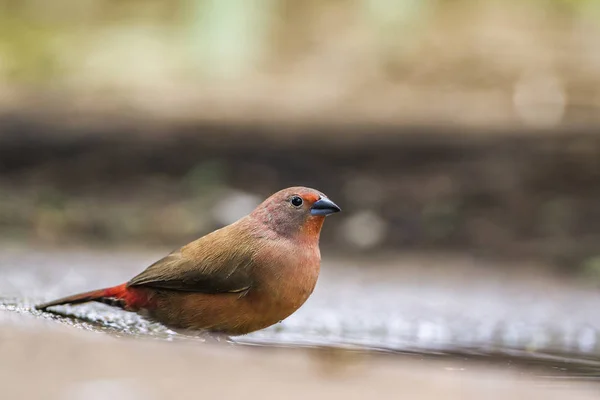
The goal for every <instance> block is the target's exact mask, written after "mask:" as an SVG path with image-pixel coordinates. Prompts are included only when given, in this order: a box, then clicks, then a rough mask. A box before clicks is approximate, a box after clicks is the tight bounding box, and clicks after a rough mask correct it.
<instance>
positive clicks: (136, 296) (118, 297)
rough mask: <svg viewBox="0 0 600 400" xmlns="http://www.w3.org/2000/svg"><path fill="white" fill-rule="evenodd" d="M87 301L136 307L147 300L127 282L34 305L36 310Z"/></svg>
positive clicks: (128, 307) (129, 307) (126, 307)
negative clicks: (128, 285)
mask: <svg viewBox="0 0 600 400" xmlns="http://www.w3.org/2000/svg"><path fill="white" fill-rule="evenodd" d="M89 301H97V302H100V303H105V304H109V305H111V306H118V307H121V308H125V309H132V310H133V309H138V308H140V307H143V306H144V305H145V304H146V303H147V302H148V297H147V296H146V295H145V294H144V293H141V291H140V289H132V288H128V287H127V284H126V283H124V284H122V285H118V286H113V287H111V288H107V289H100V290H93V291H91V292H85V293H79V294H75V295H72V296H68V297H63V298H61V299H58V300H54V301H50V302H48V303H44V304H40V305H37V306H35V308H36V309H37V310H42V311H43V310H46V309H47V308H48V307H54V306H60V305H63V304H81V303H87V302H89Z"/></svg>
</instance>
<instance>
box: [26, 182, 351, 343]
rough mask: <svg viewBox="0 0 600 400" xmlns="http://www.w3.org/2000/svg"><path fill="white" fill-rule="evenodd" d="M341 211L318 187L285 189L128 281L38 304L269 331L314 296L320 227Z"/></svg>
mask: <svg viewBox="0 0 600 400" xmlns="http://www.w3.org/2000/svg"><path fill="white" fill-rule="evenodd" d="M339 211H341V210H340V208H339V207H338V206H337V205H336V204H335V203H334V202H332V201H331V200H329V199H328V198H327V196H325V195H324V194H323V193H321V192H318V191H316V190H314V189H310V188H305V187H292V188H288V189H284V190H281V191H279V192H277V193H275V194H273V195H272V196H271V197H269V198H268V199H266V200H265V201H264V202H263V203H262V204H260V205H259V206H258V207H257V208H256V209H255V210H254V211H252V213H250V214H249V215H247V216H245V217H243V218H241V219H240V220H238V221H236V222H234V223H233V224H231V225H228V226H225V227H223V228H221V229H218V230H216V231H214V232H211V233H209V234H207V235H206V236H203V237H201V238H200V239H197V240H195V241H193V242H191V243H189V244H187V245H185V246H183V247H181V248H180V249H178V250H175V251H174V252H172V253H171V254H169V255H167V256H166V257H164V258H162V259H160V260H158V261H157V262H155V263H154V264H152V265H151V266H149V267H148V268H147V269H146V270H145V271H143V272H142V273H140V274H139V275H137V276H135V277H134V278H133V279H131V280H130V281H129V282H127V283H124V284H122V285H118V286H114V287H110V288H107V289H100V290H94V291H91V292H86V293H81V294H76V295H73V296H69V297H65V298H62V299H58V300H55V301H51V302H48V303H45V304H41V305H38V306H36V309H38V310H46V309H47V308H48V307H53V306H58V305H63V304H80V303H86V302H90V301H96V302H100V303H104V304H108V305H111V306H115V307H120V308H122V309H124V310H127V311H132V312H137V313H139V314H140V315H143V316H145V317H148V318H149V319H151V320H154V321H157V322H160V323H162V324H163V325H165V326H166V327H168V328H171V329H174V330H184V331H205V332H211V333H217V334H224V335H243V334H247V333H250V332H253V331H256V330H259V329H263V328H266V327H268V326H271V325H273V324H275V323H277V322H279V321H281V320H283V319H285V318H287V317H288V316H290V315H291V314H292V313H294V312H295V311H296V310H297V309H298V308H300V306H302V304H304V302H305V301H306V300H307V299H308V297H309V296H310V295H311V294H312V292H313V289H314V287H315V284H316V283H317V278H318V276H319V270H320V264H321V253H320V250H319V236H320V233H321V227H322V226H323V222H324V220H325V217H326V216H327V215H329V214H333V213H336V212H339Z"/></svg>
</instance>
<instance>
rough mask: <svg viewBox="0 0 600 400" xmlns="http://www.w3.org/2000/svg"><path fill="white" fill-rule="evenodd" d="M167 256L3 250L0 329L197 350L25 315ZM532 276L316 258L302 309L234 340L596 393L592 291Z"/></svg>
mask: <svg viewBox="0 0 600 400" xmlns="http://www.w3.org/2000/svg"><path fill="white" fill-rule="evenodd" d="M167 251H168V249H164V250H157V251H140V250H114V249H110V250H109V249H101V250H89V249H67V250H65V249H62V250H57V249H40V248H38V249H34V248H25V247H14V246H13V247H11V246H4V247H3V248H2V251H1V252H0V274H1V277H2V279H0V295H1V296H0V330H2V328H3V327H4V328H6V327H7V326H13V327H14V326H26V325H27V324H29V323H36V322H33V321H38V322H41V323H43V326H45V327H47V326H53V325H68V326H71V327H72V328H73V329H74V330H75V328H79V329H80V330H89V331H96V332H104V333H108V334H109V336H118V337H130V338H143V339H156V340H158V341H161V342H164V341H181V342H186V343H187V342H193V341H196V340H199V339H194V338H188V337H183V336H181V335H178V334H176V333H174V332H171V331H169V330H168V329H165V328H164V327H162V326H160V325H158V324H153V323H149V322H147V321H146V320H144V319H142V318H140V317H138V316H137V315H135V314H132V313H127V312H122V311H118V310H115V309H112V308H110V307H107V306H104V305H100V304H86V305H80V306H76V307H63V308H61V309H60V310H61V312H62V313H64V314H65V315H68V316H60V315H55V314H50V313H40V312H37V311H32V309H31V306H32V305H33V304H35V303H36V302H39V301H41V300H48V299H51V298H54V297H58V296H63V295H67V294H71V293H75V292H79V291H84V290H89V289H94V288H98V287H105V286H110V285H114V284H117V283H121V282H124V281H126V280H127V279H129V278H130V277H131V276H133V275H134V274H136V273H137V272H139V271H141V270H142V269H144V268H145V267H146V266H147V265H149V264H150V263H151V262H153V261H155V260H156V259H157V258H159V257H161V256H162V255H164V254H165V253H166V252H167ZM543 271H544V270H543V269H541V268H538V267H537V266H535V265H532V264H527V263H521V264H516V265H506V266H504V267H503V268H501V266H499V265H493V263H490V262H489V261H488V262H484V261H482V260H477V259H474V258H468V257H451V256H441V255H440V256H428V257H423V256H422V255H421V256H404V257H374V258H370V259H363V260H358V259H354V260H343V259H336V258H335V257H334V258H328V257H327V256H325V258H324V261H323V269H322V276H321V279H320V281H319V284H318V286H317V288H316V290H315V293H314V295H313V296H312V297H311V298H310V299H309V301H308V302H307V303H306V304H305V306H304V307H302V308H301V309H300V310H299V311H298V312H297V313H296V314H294V315H293V316H291V317H290V318H288V319H287V320H285V321H283V322H282V323H281V324H278V325H277V326H274V327H271V328H269V329H266V330H264V331H261V332H257V333H254V334H251V335H248V336H245V337H239V338H234V340H235V341H236V342H238V343H240V344H254V345H266V346H269V347H274V346H285V347H294V348H297V347H299V346H309V347H326V348H339V349H353V350H357V349H360V350H361V351H363V350H368V351H376V352H378V353H381V356H382V357H392V358H394V357H396V358H400V359H401V360H404V361H408V362H411V363H414V362H417V361H418V364H423V363H425V364H427V363H428V362H429V361H432V362H441V363H443V364H444V365H445V367H444V368H447V369H448V370H452V371H458V372H457V373H460V371H472V370H474V369H477V368H479V366H485V367H490V366H491V367H494V368H499V369H500V370H503V371H508V372H511V373H517V374H526V375H527V376H531V377H534V378H536V379H540V380H542V381H544V382H545V384H546V385H548V384H550V382H552V384H558V385H562V384H565V383H566V384H571V383H573V382H584V383H586V384H592V385H598V386H600V313H598V312H597V309H598V305H599V304H600V291H599V290H597V289H595V288H593V287H591V286H590V287H586V286H585V285H582V284H578V283H577V282H574V281H570V280H567V279H566V278H559V277H557V276H552V275H550V274H549V273H548V272H543ZM546 271H547V270H546ZM44 329H46V328H44Z"/></svg>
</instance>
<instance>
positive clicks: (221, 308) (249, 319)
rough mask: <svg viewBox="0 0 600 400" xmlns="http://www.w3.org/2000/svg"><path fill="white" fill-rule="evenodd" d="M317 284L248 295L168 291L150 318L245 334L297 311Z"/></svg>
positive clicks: (173, 324)
mask: <svg viewBox="0 0 600 400" xmlns="http://www.w3.org/2000/svg"><path fill="white" fill-rule="evenodd" d="M313 288H314V284H313V285H308V286H303V287H295V288H292V289H287V290H284V291H282V290H280V291H269V290H256V291H252V290H251V291H250V292H248V293H247V294H246V295H241V294H239V293H230V294H203V293H182V292H172V291H168V292H167V291H165V292H161V293H157V296H156V301H157V303H156V305H157V307H156V308H154V309H153V310H149V311H148V313H149V316H150V318H152V319H154V320H156V321H158V322H160V323H162V324H164V325H165V326H167V327H170V328H174V329H186V330H197V331H212V332H220V333H224V334H228V335H244V334H247V333H250V332H253V331H256V330H260V329H264V328H267V327H269V326H271V325H273V324H276V323H278V322H280V321H281V320H283V319H285V318H287V317H288V316H290V315H291V314H292V313H294V312H295V311H296V310H297V309H298V308H300V306H302V304H304V302H305V301H306V300H307V299H308V297H309V296H310V294H311V293H312V289H313Z"/></svg>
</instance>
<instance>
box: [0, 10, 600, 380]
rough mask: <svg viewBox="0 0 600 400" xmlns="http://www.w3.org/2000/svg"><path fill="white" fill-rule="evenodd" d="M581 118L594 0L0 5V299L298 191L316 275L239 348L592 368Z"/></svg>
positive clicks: (108, 265) (116, 320)
mask: <svg viewBox="0 0 600 400" xmlns="http://www.w3.org/2000/svg"><path fill="white" fill-rule="evenodd" d="M598 129H600V3H599V2H597V1H594V0H530V1H527V2H517V1H512V2H509V1H501V0H479V1H466V0H420V1H416V0H402V1H392V0H355V1H341V0H319V1H316V0H306V1H292V0H278V1H275V0H245V1H242V0H170V1H166V0H144V1H140V0H119V1H115V0H77V1H75V0H54V1H52V2H48V1H45V0H0V239H1V241H0V243H2V247H3V248H4V250H3V252H2V255H0V271H2V272H1V273H2V275H4V277H6V279H4V280H3V283H0V289H1V290H2V291H3V293H4V295H5V301H4V303H5V307H12V309H13V310H21V311H23V312H26V311H27V310H28V308H27V307H28V304H29V303H28V302H33V301H34V299H40V298H49V297H53V296H55V295H64V294H68V293H67V292H70V291H71V290H85V289H91V288H93V287H95V286H98V285H99V284H107V285H110V284H114V283H115V282H114V280H115V279H117V280H118V279H127V278H129V277H130V275H131V274H133V273H135V272H137V271H140V270H142V269H143V268H145V267H146V266H147V265H148V264H149V263H151V262H152V261H154V260H155V259H156V258H158V257H160V256H162V255H164V253H165V252H168V251H170V250H171V249H173V248H175V247H178V246H180V245H182V244H184V243H187V242H188V241H190V240H192V239H194V238H197V237H199V236H201V235H203V234H205V233H208V232H210V231H211V230H214V229H216V228H218V227H221V226H223V225H225V224H229V223H231V222H233V221H235V220H236V219H237V218H239V217H241V216H243V215H245V214H246V213H248V212H249V211H251V210H252V209H253V208H254V207H255V205H257V204H258V203H259V202H260V201H262V199H263V198H265V197H266V196H268V195H269V194H271V193H272V192H275V191H277V190H279V189H281V188H283V187H287V186H293V185H305V186H312V187H315V188H317V189H319V190H321V191H323V192H325V193H326V194H327V195H328V196H329V197H330V198H331V199H333V200H334V201H335V202H336V203H337V204H339V205H340V206H341V207H342V209H343V211H344V212H343V213H340V214H339V215H335V216H333V217H331V218H328V221H327V223H326V224H325V228H324V231H323V234H322V241H321V242H322V253H323V279H322V282H320V283H319V286H318V287H317V290H316V292H315V295H314V300H313V299H311V300H309V302H308V303H307V305H306V307H305V308H303V309H302V310H301V311H300V312H299V314H298V315H295V316H293V317H291V318H290V320H289V321H285V322H284V323H283V324H282V325H281V326H280V327H277V328H273V329H271V330H267V331H265V332H263V333H259V334H257V335H255V336H251V337H250V339H249V340H250V341H252V340H254V341H259V342H261V343H275V342H282V343H288V344H289V343H296V344H297V343H309V344H314V343H319V344H325V345H336V344H340V343H353V344H360V345H362V346H367V347H369V346H371V347H379V348H382V347H383V348H387V349H394V350H398V351H405V350H410V349H412V350H415V349H416V350H415V351H419V352H428V351H442V350H443V351H448V352H455V353H456V352H457V353H460V354H464V353H465V352H473V351H476V352H478V353H483V354H484V355H486V356H489V357H492V356H497V355H498V354H506V352H507V351H508V352H514V351H519V352H520V353H518V354H519V355H518V356H517V357H526V358H531V359H536V360H539V359H543V357H542V355H543V356H544V357H546V356H548V355H549V354H551V355H560V356H561V357H562V356H569V357H579V358H580V359H582V358H585V359H586V360H587V361H586V362H590V363H592V364H593V362H594V361H593V360H596V359H598V357H600V315H599V314H598V312H597V310H598V305H599V304H600V291H598V290H599V289H600V248H599V246H598V244H599V243H600V207H599V206H598V205H599V204H600V135H598ZM9 298H10V299H11V300H7V299H9ZM93 307H95V306H92V308H93ZM98 307H99V308H97V309H96V308H93V310H95V311H94V312H95V313H97V312H99V313H100V314H101V315H102V318H104V319H102V321H104V322H106V321H107V320H108V321H110V322H111V323H113V325H114V327H115V329H117V330H119V329H120V330H121V331H122V330H123V329H125V330H126V331H128V332H134V333H135V334H142V335H144V334H146V333H147V331H144V330H141V331H140V330H139V329H138V330H136V329H137V328H136V326H138V325H136V324H143V322H140V321H138V320H135V321H133V322H131V321H129V320H127V321H125V322H123V320H122V317H120V316H119V314H118V313H117V314H114V312H112V311H110V310H108V311H107V309H106V308H102V306H98ZM97 310H101V311H97ZM81 313H82V315H83V314H85V315H86V316H88V317H89V309H85V308H84V311H82V312H81ZM111 313H112V314H111ZM94 315H96V314H94ZM123 324H124V325H123ZM510 354H513V355H514V354H515V353H510ZM586 365H587V364H586ZM594 365H595V364H594ZM596 367H597V365H596ZM586 371H587V370H586ZM590 375H591V376H592V377H596V376H600V372H598V370H595V372H593V373H590Z"/></svg>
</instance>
